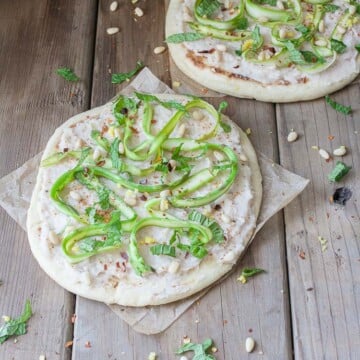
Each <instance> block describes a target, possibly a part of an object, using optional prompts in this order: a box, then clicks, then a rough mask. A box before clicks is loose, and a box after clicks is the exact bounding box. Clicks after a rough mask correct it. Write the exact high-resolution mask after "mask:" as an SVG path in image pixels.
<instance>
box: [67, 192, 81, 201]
mask: <svg viewBox="0 0 360 360" xmlns="http://www.w3.org/2000/svg"><path fill="white" fill-rule="evenodd" d="M69 195H70V197H71V198H73V199H74V200H76V201H79V200H81V196H80V195H79V193H78V192H76V191H73V190H72V191H70V192H69Z"/></svg>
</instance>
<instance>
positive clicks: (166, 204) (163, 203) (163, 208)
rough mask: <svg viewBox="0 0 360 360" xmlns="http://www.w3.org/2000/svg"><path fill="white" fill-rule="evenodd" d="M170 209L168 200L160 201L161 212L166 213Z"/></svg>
mask: <svg viewBox="0 0 360 360" xmlns="http://www.w3.org/2000/svg"><path fill="white" fill-rule="evenodd" d="M168 209H169V202H168V201H167V200H166V199H161V200H160V211H166V210H168Z"/></svg>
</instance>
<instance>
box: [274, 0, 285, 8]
mask: <svg viewBox="0 0 360 360" xmlns="http://www.w3.org/2000/svg"><path fill="white" fill-rule="evenodd" d="M276 7H277V8H278V9H280V10H284V9H285V8H284V4H283V2H282V1H280V0H278V1H277V2H276Z"/></svg>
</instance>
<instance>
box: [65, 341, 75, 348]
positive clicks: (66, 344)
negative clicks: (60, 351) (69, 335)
mask: <svg viewBox="0 0 360 360" xmlns="http://www.w3.org/2000/svg"><path fill="white" fill-rule="evenodd" d="M73 343H74V342H73V341H72V340H70V341H67V342H66V343H65V347H66V348H69V347H71V346H72V345H73Z"/></svg>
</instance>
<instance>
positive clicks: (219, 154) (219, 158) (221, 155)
mask: <svg viewBox="0 0 360 360" xmlns="http://www.w3.org/2000/svg"><path fill="white" fill-rule="evenodd" d="M214 156H215V159H216V160H218V161H222V160H224V155H223V154H222V153H221V152H219V151H214Z"/></svg>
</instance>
